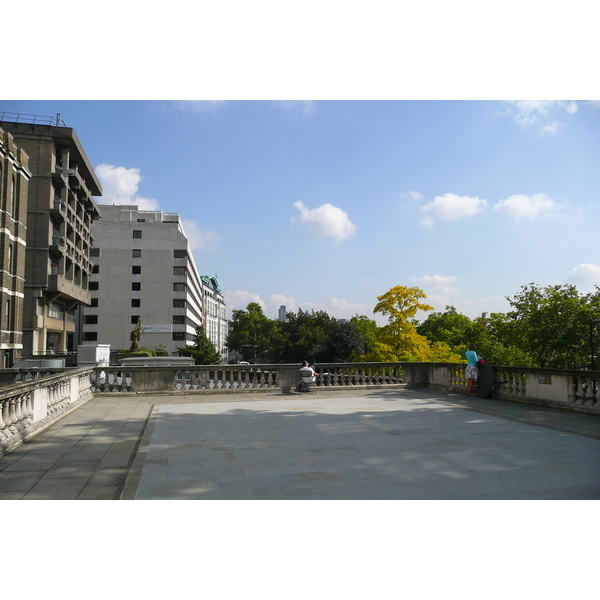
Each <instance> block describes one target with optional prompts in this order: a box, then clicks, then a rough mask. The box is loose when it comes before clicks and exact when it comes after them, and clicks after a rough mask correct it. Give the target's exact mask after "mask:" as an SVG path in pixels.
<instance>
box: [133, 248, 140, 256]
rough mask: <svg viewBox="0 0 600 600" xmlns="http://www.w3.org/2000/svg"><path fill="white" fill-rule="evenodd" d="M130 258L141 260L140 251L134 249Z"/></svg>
mask: <svg viewBox="0 0 600 600" xmlns="http://www.w3.org/2000/svg"><path fill="white" fill-rule="evenodd" d="M131 256H132V257H133V258H142V251H141V250H140V249H139V248H134V249H133V250H132V251H131Z"/></svg>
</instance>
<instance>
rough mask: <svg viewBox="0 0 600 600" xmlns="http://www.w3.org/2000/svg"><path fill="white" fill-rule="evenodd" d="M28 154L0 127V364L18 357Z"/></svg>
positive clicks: (21, 329) (21, 322) (23, 270)
mask: <svg viewBox="0 0 600 600" xmlns="http://www.w3.org/2000/svg"><path fill="white" fill-rule="evenodd" d="M28 165H29V156H28V155H27V153H26V152H25V151H24V150H23V149H22V148H20V147H18V146H17V145H16V144H15V142H14V139H13V136H12V135H11V134H10V133H8V132H6V131H4V130H3V129H2V128H0V219H1V224H0V261H1V264H2V269H1V270H0V368H7V367H11V366H12V365H13V363H14V362H16V361H18V360H20V359H21V358H22V351H23V298H24V288H25V247H26V231H27V226H26V222H27V192H28V182H29V180H30V178H31V172H30V171H29V166H28Z"/></svg>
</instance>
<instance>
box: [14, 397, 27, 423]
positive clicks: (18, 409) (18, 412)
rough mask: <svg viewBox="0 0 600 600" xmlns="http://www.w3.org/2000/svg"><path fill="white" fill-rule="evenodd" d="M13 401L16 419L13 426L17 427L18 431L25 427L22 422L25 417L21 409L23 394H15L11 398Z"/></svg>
mask: <svg viewBox="0 0 600 600" xmlns="http://www.w3.org/2000/svg"><path fill="white" fill-rule="evenodd" d="M13 402H14V405H15V418H16V419H17V422H16V423H15V427H16V428H17V430H18V431H22V430H23V429H25V423H24V422H23V421H24V419H25V417H24V415H23V409H22V404H23V396H21V395H20V394H19V395H18V396H15V397H14V399H13Z"/></svg>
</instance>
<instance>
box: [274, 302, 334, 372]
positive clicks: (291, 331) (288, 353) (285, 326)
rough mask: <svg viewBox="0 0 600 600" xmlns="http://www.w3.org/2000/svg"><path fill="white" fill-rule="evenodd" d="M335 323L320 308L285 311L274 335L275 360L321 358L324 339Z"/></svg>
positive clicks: (293, 360) (288, 360) (296, 360)
mask: <svg viewBox="0 0 600 600" xmlns="http://www.w3.org/2000/svg"><path fill="white" fill-rule="evenodd" d="M336 324H337V321H336V319H334V318H333V317H330V316H329V315H328V314H327V313H326V312H325V311H322V310H319V311H316V312H315V311H314V310H312V311H311V312H310V313H309V312H308V311H305V312H304V311H302V309H299V310H298V312H297V313H294V312H289V313H287V315H286V320H285V321H284V322H283V323H280V324H279V327H278V330H277V333H276V336H275V356H276V360H277V362H298V361H300V360H304V359H306V360H311V359H314V360H321V359H322V357H323V355H324V354H323V353H324V348H325V343H326V340H327V338H328V336H329V334H330V333H331V332H332V331H333V329H334V327H335V326H336ZM321 362H326V361H324V360H321Z"/></svg>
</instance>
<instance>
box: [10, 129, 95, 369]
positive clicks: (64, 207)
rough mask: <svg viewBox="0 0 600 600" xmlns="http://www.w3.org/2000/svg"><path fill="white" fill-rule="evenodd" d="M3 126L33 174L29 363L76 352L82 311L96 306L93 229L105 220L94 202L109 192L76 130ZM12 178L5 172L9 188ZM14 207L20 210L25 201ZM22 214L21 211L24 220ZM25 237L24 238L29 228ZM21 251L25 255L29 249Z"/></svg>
mask: <svg viewBox="0 0 600 600" xmlns="http://www.w3.org/2000/svg"><path fill="white" fill-rule="evenodd" d="M59 125H60V126H59ZM0 127H1V128H2V129H3V130H4V131H5V132H8V133H10V134H11V135H12V136H13V138H14V143H15V144H16V145H17V146H18V147H20V148H22V149H23V150H24V152H25V153H26V154H27V155H28V156H29V170H30V171H31V179H30V181H29V191H28V195H27V237H26V241H27V247H26V251H25V287H24V300H23V357H24V358H30V357H32V356H35V355H39V354H46V353H54V352H56V353H61V352H67V351H72V350H75V345H76V340H75V314H76V308H77V306H79V305H87V304H89V303H90V301H91V296H90V293H89V291H88V279H89V276H90V274H91V270H92V263H91V261H90V248H91V247H92V240H93V238H92V234H91V231H90V229H91V225H92V222H93V221H94V220H95V219H98V218H99V216H100V215H99V212H98V207H97V205H96V203H95V201H94V198H93V197H94V196H100V195H102V188H101V186H100V182H99V181H98V178H97V177H96V174H95V173H94V169H93V168H92V166H91V165H90V162H89V160H88V158H87V156H86V154H85V152H84V150H83V146H82V145H81V143H80V141H79V139H78V138H77V135H76V134H75V131H74V130H73V129H71V128H69V127H64V124H63V123H62V121H60V120H59V119H57V121H56V124H49V125H42V124H34V123H23V122H8V121H1V122H0ZM7 176H8V174H7V173H5V175H4V180H5V182H6V181H7V179H6V177H7ZM22 189H23V188H22V187H21V188H19V190H20V191H19V193H21V192H22ZM6 192H8V193H9V194H10V188H8V189H7V188H6V187H5V188H4V191H3V193H6ZM9 197H10V196H9ZM14 200H15V202H17V203H20V202H21V200H22V199H21V198H17V197H14ZM22 210H23V205H22V204H19V207H18V211H19V215H21V212H22ZM5 214H6V213H5ZM19 220H20V219H19ZM22 223H23V224H24V223H25V221H22ZM20 230H23V231H24V225H23V227H21V226H20ZM11 235H12V234H11ZM20 236H21V233H19V237H20ZM14 249H17V250H19V251H20V250H22V244H21V242H17V243H16V244H15V245H14V246H13V250H14ZM17 254H18V253H17ZM17 260H18V259H17Z"/></svg>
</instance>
